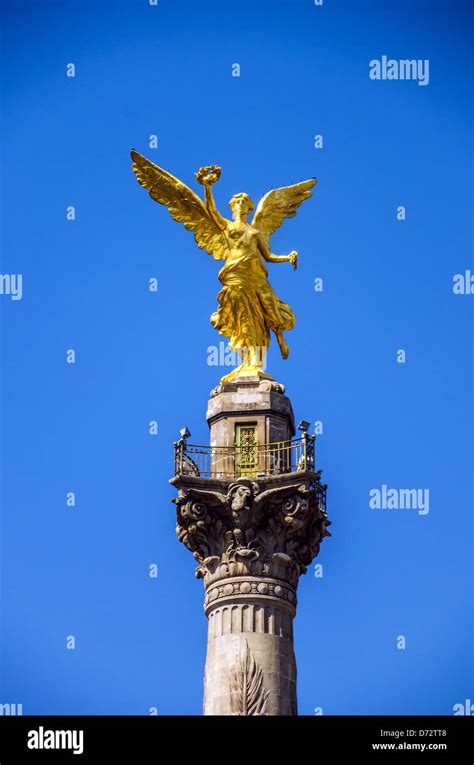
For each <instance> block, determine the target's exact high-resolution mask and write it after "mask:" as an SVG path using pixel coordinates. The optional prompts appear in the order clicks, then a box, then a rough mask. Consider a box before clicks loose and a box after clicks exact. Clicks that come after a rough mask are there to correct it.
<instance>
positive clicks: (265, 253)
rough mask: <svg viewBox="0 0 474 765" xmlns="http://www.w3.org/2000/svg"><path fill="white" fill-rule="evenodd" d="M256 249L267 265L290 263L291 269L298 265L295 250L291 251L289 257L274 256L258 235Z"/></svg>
mask: <svg viewBox="0 0 474 765" xmlns="http://www.w3.org/2000/svg"><path fill="white" fill-rule="evenodd" d="M257 242H258V249H259V250H260V253H261V255H262V257H263V258H265V260H266V261H268V262H269V263H291V265H292V266H293V268H296V266H297V264H298V253H297V252H296V250H292V251H291V252H290V253H289V255H275V254H274V253H273V252H271V251H270V250H269V248H268V247H267V245H266V242H265V240H264V238H263V236H262V235H261V234H259V235H258V239H257Z"/></svg>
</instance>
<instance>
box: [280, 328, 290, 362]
mask: <svg viewBox="0 0 474 765" xmlns="http://www.w3.org/2000/svg"><path fill="white" fill-rule="evenodd" d="M277 340H278V345H279V346H280V351H281V355H282V358H284V359H287V358H288V356H289V355H290V349H289V348H288V346H287V344H286V343H285V340H284V338H283V332H277Z"/></svg>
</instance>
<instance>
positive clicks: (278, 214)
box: [252, 178, 317, 248]
mask: <svg viewBox="0 0 474 765" xmlns="http://www.w3.org/2000/svg"><path fill="white" fill-rule="evenodd" d="M316 183H317V180H316V178H310V179H309V180H307V181H301V183H295V184H294V185H293V186H282V188H280V189H272V190H271V191H269V192H268V194H265V196H264V197H262V198H261V200H260V202H259V203H258V205H257V209H256V211H255V215H254V217H253V221H252V226H255V228H258V229H259V231H260V233H261V234H262V235H263V237H264V239H265V241H266V244H267V246H268V247H269V248H270V237H271V235H272V234H273V233H274V232H275V231H276V230H277V228H280V226H281V224H282V223H283V221H284V220H285V218H294V217H295V215H296V211H297V209H298V207H299V206H300V204H301V203H302V202H304V200H305V199H308V198H309V197H312V196H313V195H312V193H311V191H310V189H312V188H313V186H315V185H316Z"/></svg>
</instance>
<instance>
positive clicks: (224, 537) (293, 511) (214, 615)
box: [171, 379, 329, 715]
mask: <svg viewBox="0 0 474 765" xmlns="http://www.w3.org/2000/svg"><path fill="white" fill-rule="evenodd" d="M207 417H208V421H209V425H210V429H211V447H210V466H211V467H210V469H209V471H207V472H206V477H202V475H200V474H199V470H197V469H195V468H192V469H190V467H189V466H190V465H191V466H192V465H194V466H195V463H194V462H193V461H189V460H185V459H180V460H179V461H178V462H177V464H178V465H180V466H181V471H182V472H179V473H178V474H177V475H175V477H174V478H173V479H171V483H172V484H173V485H174V486H176V488H177V489H178V497H177V498H176V499H175V500H174V502H175V503H176V508H177V535H178V538H179V539H180V541H181V542H183V543H184V544H185V545H186V547H187V548H188V549H189V550H190V551H191V552H192V554H193V555H194V557H195V558H196V560H197V562H198V568H197V570H196V576H197V577H199V578H202V579H203V580H204V586H205V590H206V595H205V602H204V609H205V612H206V615H207V617H208V621H209V624H208V648H207V659H206V671H205V679H204V714H206V715H221V714H222V715H263V714H270V715H296V714H297V701H296V664H295V657H294V651H293V618H294V616H295V613H296V602H297V600H296V589H297V585H298V579H299V577H300V575H301V574H304V573H305V571H306V568H307V566H308V565H309V564H310V563H311V561H312V560H313V558H314V557H315V556H316V555H317V554H318V552H319V545H320V542H321V540H322V539H323V538H324V537H325V536H329V532H328V531H327V526H328V525H329V521H328V519H327V515H326V507H325V496H326V492H325V489H326V487H325V486H323V485H322V484H321V482H320V473H319V472H318V471H316V470H315V467H314V456H313V450H312V440H311V437H310V436H308V435H307V434H306V433H304V434H303V436H302V438H301V439H300V441H299V442H296V443H293V442H291V441H290V439H291V436H292V435H293V434H294V422H293V412H292V409H291V403H290V401H289V399H288V398H287V397H286V396H285V395H284V391H283V388H282V386H280V385H278V384H277V383H274V382H271V381H268V380H264V381H260V380H258V379H257V380H254V381H250V382H249V381H248V379H246V380H245V382H244V383H242V384H240V381H238V380H237V381H233V382H232V383H228V384H226V385H222V386H219V388H217V389H216V390H215V391H213V395H212V396H211V400H210V402H209V407H208V413H207ZM239 428H240V430H239ZM242 428H243V430H242ZM252 429H253V430H252ZM248 432H251V433H252V434H253V435H252V438H253V439H254V440H253V441H252V439H250V442H249V441H248V438H247V435H248ZM242 433H244V435H245V437H246V438H247V440H246V442H245V443H244V445H242V442H240V443H237V438H238V437H240V438H241V437H242ZM236 434H237V435H236ZM275 436H277V437H275ZM275 442H278V443H275ZM180 444H181V446H180V445H179V444H178V445H177V446H178V447H179V448H181V449H182V450H184V449H185V445H183V444H182V443H181V442H180ZM221 450H223V451H221ZM244 451H245V454H244ZM234 452H235V455H234V456H233V453H234ZM300 452H301V454H300ZM222 454H225V455H226V456H225V461H223V458H222ZM216 455H218V456H217V457H216ZM242 473H244V474H242Z"/></svg>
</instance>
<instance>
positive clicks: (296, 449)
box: [174, 432, 315, 478]
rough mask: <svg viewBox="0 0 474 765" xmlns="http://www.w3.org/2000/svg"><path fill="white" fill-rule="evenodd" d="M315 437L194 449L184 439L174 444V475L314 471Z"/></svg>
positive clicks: (235, 475)
mask: <svg viewBox="0 0 474 765" xmlns="http://www.w3.org/2000/svg"><path fill="white" fill-rule="evenodd" d="M314 441H315V436H311V435H309V433H307V432H304V433H303V435H302V436H301V438H294V439H292V440H291V441H276V442H275V443H271V444H260V445H255V446H251V447H248V446H198V445H196V444H189V443H188V442H187V440H186V439H185V438H180V440H179V441H175V443H174V472H175V475H192V476H198V477H201V478H239V477H241V476H247V477H249V478H258V477H260V476H262V477H263V476H268V475H280V474H282V473H294V472H297V471H301V470H313V471H314V470H315V458H314Z"/></svg>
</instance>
